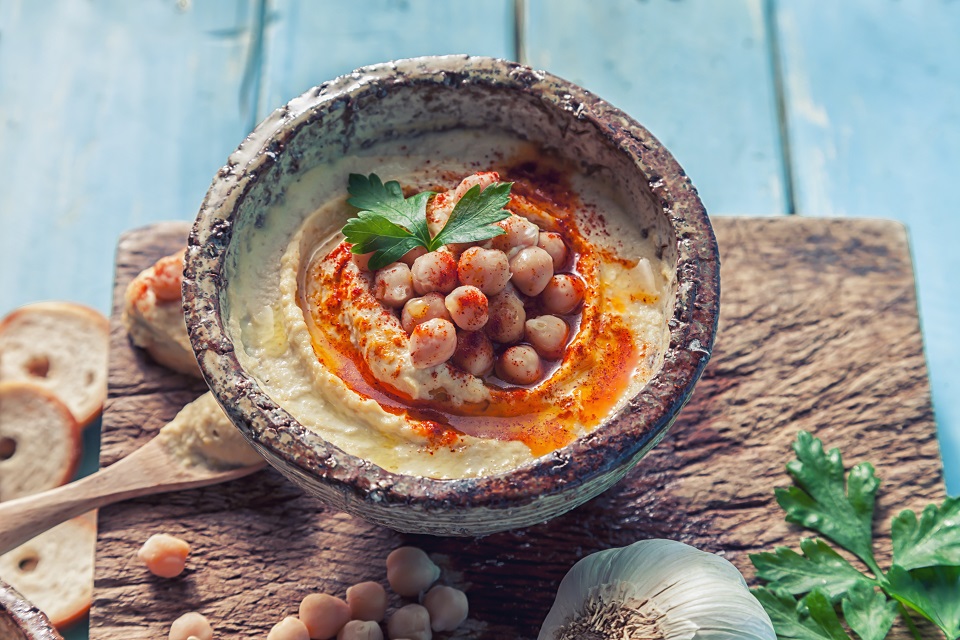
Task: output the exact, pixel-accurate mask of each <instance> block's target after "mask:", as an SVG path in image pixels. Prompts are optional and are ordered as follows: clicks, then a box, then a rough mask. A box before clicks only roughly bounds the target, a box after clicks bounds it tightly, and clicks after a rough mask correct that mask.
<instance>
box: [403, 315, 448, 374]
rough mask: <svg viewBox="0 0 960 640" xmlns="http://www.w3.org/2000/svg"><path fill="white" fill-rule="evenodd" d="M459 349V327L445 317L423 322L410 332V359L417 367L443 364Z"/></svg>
mask: <svg viewBox="0 0 960 640" xmlns="http://www.w3.org/2000/svg"><path fill="white" fill-rule="evenodd" d="M456 350H457V328H456V327H454V326H453V323H452V322H450V321H449V320H444V319H443V318H434V319H433V320H427V321H426V322H422V323H420V324H418V325H417V326H416V327H414V328H413V332H412V333H411V334H410V359H411V360H412V361H413V366H414V368H416V369H427V368H429V367H435V366H437V365H438V364H443V363H444V362H446V361H447V360H449V359H450V358H451V356H453V353H454V352H455V351H456Z"/></svg>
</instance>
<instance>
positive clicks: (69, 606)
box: [0, 516, 97, 629]
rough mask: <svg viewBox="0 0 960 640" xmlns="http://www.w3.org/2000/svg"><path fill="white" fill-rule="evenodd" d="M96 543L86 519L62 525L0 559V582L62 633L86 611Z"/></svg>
mask: <svg viewBox="0 0 960 640" xmlns="http://www.w3.org/2000/svg"><path fill="white" fill-rule="evenodd" d="M96 540H97V530H96V525H95V524H94V523H93V520H92V519H91V518H90V517H88V516H80V517H78V518H74V519H73V520H67V521H66V522H64V523H63V524H60V525H58V526H56V527H54V528H53V529H50V530H49V531H46V532H44V533H41V534H40V535H38V536H37V537H35V538H34V539H32V540H30V541H28V542H25V543H23V544H22V545H20V546H19V547H17V548H16V549H14V550H13V551H10V552H8V553H5V554H4V555H2V556H0V580H3V581H4V582H6V583H8V584H10V585H11V586H12V587H13V588H14V589H16V590H17V591H19V592H20V593H21V594H22V595H23V596H24V597H25V598H26V599H27V600H29V601H30V602H32V603H33V604H34V605H36V607H37V608H38V609H40V610H41V611H43V612H44V613H45V614H47V617H48V618H50V622H52V623H53V625H54V626H55V627H57V628H58V629H63V628H65V627H68V626H70V625H71V624H72V623H74V622H76V621H77V620H79V619H80V618H82V617H83V616H84V614H86V613H87V611H89V610H90V601H91V598H92V596H93V554H94V546H95V544H96Z"/></svg>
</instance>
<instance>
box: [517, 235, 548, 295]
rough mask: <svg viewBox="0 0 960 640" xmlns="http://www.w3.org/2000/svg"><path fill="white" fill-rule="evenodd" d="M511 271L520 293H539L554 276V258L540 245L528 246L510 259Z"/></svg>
mask: <svg viewBox="0 0 960 640" xmlns="http://www.w3.org/2000/svg"><path fill="white" fill-rule="evenodd" d="M510 273H512V274H513V277H512V278H511V279H510V281H511V282H512V283H513V286H515V287H516V288H517V289H518V290H519V291H520V293H525V294H526V295H528V296H535V295H538V294H539V293H540V292H541V291H543V288H544V287H546V286H547V283H548V282H550V278H551V277H552V276H553V258H551V257H550V254H549V253H547V252H546V251H544V250H543V249H541V248H540V247H526V248H524V249H522V250H521V251H520V253H518V254H517V255H515V256H514V257H513V258H512V259H511V260H510Z"/></svg>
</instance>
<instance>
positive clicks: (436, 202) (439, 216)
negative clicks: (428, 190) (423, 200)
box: [427, 191, 456, 236]
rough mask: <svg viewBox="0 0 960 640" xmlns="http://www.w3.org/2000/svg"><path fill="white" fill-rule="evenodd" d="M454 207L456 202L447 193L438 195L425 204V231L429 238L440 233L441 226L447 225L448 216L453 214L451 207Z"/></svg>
mask: <svg viewBox="0 0 960 640" xmlns="http://www.w3.org/2000/svg"><path fill="white" fill-rule="evenodd" d="M455 205H456V202H455V201H454V199H453V194H451V193H450V192H449V191H447V192H444V193H438V194H437V195H435V196H433V197H432V198H430V201H429V202H428V203H427V229H428V230H429V231H430V235H431V236H435V235H437V234H438V233H440V230H441V229H443V226H444V225H445V224H447V220H448V219H449V218H450V214H451V213H453V207H454V206H455Z"/></svg>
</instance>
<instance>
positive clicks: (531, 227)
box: [490, 214, 540, 252]
mask: <svg viewBox="0 0 960 640" xmlns="http://www.w3.org/2000/svg"><path fill="white" fill-rule="evenodd" d="M497 226H498V227H500V228H501V229H503V230H504V231H505V232H506V233H504V234H503V235H499V236H494V237H493V238H491V239H490V247H491V248H492V249H499V250H500V251H504V252H506V251H509V250H510V249H512V248H513V247H535V246H536V245H537V240H538V237H539V235H540V229H539V227H537V225H535V224H533V223H532V222H530V221H529V220H527V219H526V218H524V217H523V216H518V215H516V214H514V215H511V216H510V217H509V218H506V219H504V220H501V221H500V222H498V223H497Z"/></svg>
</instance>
